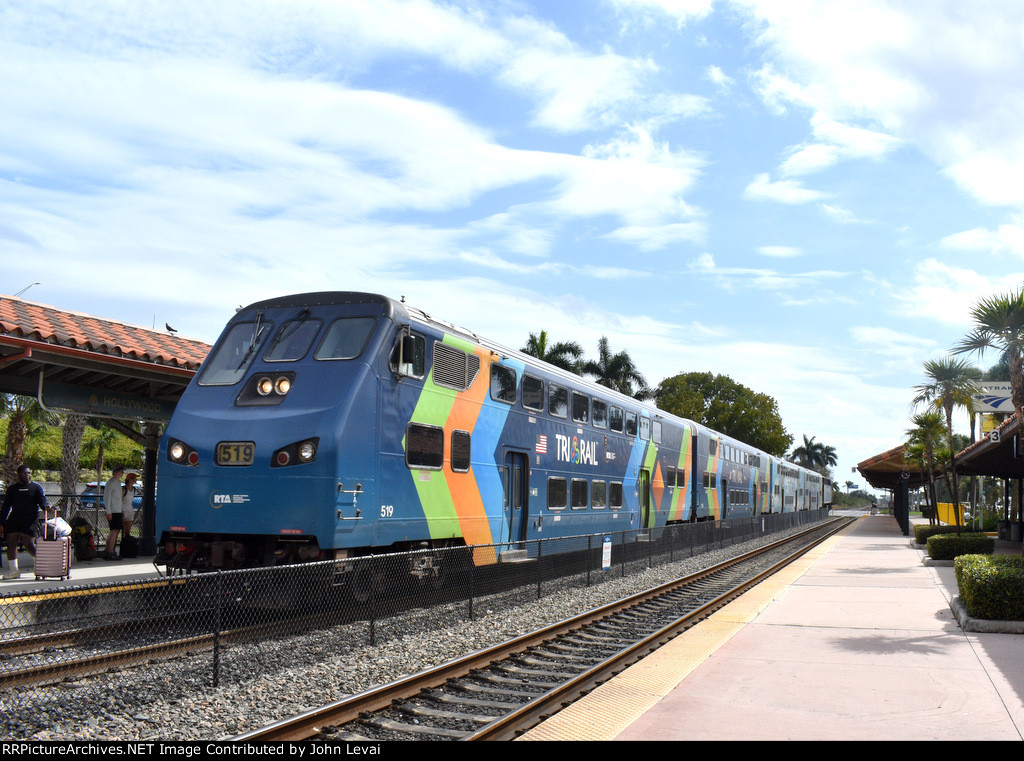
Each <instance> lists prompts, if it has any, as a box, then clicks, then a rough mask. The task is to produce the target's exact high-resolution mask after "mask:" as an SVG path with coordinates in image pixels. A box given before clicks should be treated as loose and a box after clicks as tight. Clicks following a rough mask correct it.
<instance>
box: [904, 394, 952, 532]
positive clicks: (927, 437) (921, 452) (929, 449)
mask: <svg viewBox="0 0 1024 761" xmlns="http://www.w3.org/2000/svg"><path fill="white" fill-rule="evenodd" d="M911 422H912V423H913V424H914V427H913V428H911V429H910V430H908V431H907V437H908V438H907V446H906V449H905V450H904V457H905V458H907V459H908V460H910V461H912V462H920V463H921V464H922V465H924V468H925V471H926V472H927V473H928V494H929V496H930V497H931V505H932V512H931V516H930V517H929V519H928V522H929V523H930V524H932V525H934V524H935V523H936V522H937V520H938V515H937V510H938V501H937V499H936V496H935V468H936V465H937V462H938V459H939V457H938V455H937V452H938V450H939V448H940V447H941V444H942V436H943V434H944V433H945V431H944V427H943V424H942V415H941V414H939V413H938V412H937V411H935V410H928V411H925V412H919V413H917V414H916V415H914V416H913V418H911ZM947 452H948V450H947ZM947 457H948V456H947Z"/></svg>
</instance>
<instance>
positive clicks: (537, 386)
mask: <svg viewBox="0 0 1024 761" xmlns="http://www.w3.org/2000/svg"><path fill="white" fill-rule="evenodd" d="M522 402H523V407H525V408H526V409H528V410H536V411H537V412H543V411H544V381H542V380H541V379H540V378H534V377H533V376H532V375H524V376H523V399H522Z"/></svg>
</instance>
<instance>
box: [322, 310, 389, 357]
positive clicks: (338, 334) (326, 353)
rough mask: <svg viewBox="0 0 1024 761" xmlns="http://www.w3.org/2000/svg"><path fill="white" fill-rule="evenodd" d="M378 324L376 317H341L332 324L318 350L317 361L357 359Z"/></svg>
mask: <svg viewBox="0 0 1024 761" xmlns="http://www.w3.org/2000/svg"><path fill="white" fill-rule="evenodd" d="M376 323H377V318H375V317H340V318H338V319H337V320H335V321H334V322H332V323H331V327H329V328H328V329H327V334H326V335H325V336H324V340H323V341H321V342H320V346H318V347H317V350H316V354H315V356H316V358H317V359H355V358H356V357H358V356H359V355H360V354H362V353H363V349H364V348H366V342H367V341H368V340H369V338H370V333H372V332H373V326H374V325H375V324H376Z"/></svg>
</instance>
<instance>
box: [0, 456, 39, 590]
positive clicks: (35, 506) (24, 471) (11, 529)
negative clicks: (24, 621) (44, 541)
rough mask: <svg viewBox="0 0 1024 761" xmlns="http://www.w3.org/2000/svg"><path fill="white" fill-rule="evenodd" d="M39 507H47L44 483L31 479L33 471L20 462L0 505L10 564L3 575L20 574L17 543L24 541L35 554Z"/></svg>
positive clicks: (32, 553)
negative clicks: (15, 477)
mask: <svg viewBox="0 0 1024 761" xmlns="http://www.w3.org/2000/svg"><path fill="white" fill-rule="evenodd" d="M40 510H44V511H45V510H46V494H44V493H43V487H42V486H40V485H39V484H37V483H36V482H35V481H33V480H32V471H31V470H29V467H28V466H27V465H19V466H18V480H17V482H16V483H13V484H11V485H10V486H9V487H7V491H6V493H5V494H4V503H3V506H2V507H0V517H2V518H3V524H2V526H0V531H2V532H3V536H4V537H5V538H6V539H7V562H8V564H9V565H10V568H8V569H7V571H6V572H5V573H4V575H3V578H5V579H17V578H20V577H21V571H20V570H18V544H19V543H20V544H24V545H25V549H26V550H28V553H29V554H30V555H31V556H32V557H35V555H36V521H37V520H38V519H39V511H40Z"/></svg>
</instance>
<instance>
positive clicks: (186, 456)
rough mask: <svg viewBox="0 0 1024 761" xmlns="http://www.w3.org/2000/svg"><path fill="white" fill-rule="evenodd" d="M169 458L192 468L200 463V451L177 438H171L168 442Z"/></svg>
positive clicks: (175, 462) (177, 463)
mask: <svg viewBox="0 0 1024 761" xmlns="http://www.w3.org/2000/svg"><path fill="white" fill-rule="evenodd" d="M167 459H168V460H170V461H171V462H173V463H174V464H176V465H187V466H189V467H190V468H194V467H196V466H197V465H199V453H198V452H196V450H194V449H193V448H192V447H190V446H189V445H188V444H186V443H185V442H183V441H178V440H177V439H170V440H169V441H168V442H167Z"/></svg>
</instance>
